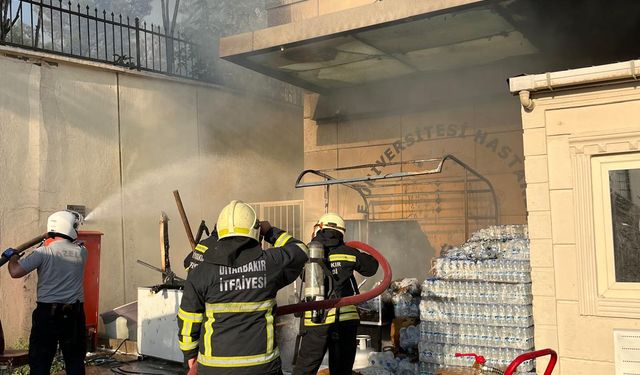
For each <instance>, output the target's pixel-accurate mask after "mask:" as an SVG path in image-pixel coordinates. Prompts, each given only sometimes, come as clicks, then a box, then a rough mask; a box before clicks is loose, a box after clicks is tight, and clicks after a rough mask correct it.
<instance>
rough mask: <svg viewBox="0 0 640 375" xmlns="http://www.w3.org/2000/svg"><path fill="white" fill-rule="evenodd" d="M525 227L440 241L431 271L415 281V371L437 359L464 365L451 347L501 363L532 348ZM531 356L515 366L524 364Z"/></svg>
mask: <svg viewBox="0 0 640 375" xmlns="http://www.w3.org/2000/svg"><path fill="white" fill-rule="evenodd" d="M529 258H530V251H529V239H528V230H527V227H526V226H523V225H504V226H492V227H489V228H485V229H482V230H479V231H477V232H475V233H473V235H472V236H471V237H470V238H469V240H468V241H467V242H466V243H464V244H463V245H461V246H459V247H453V248H448V249H444V250H443V251H442V253H441V256H440V257H439V258H437V259H436V260H435V262H434V263H433V274H434V277H433V278H429V279H427V280H425V281H424V283H423V284H422V294H421V299H422V300H421V302H420V320H421V324H420V343H419V345H418V351H419V357H420V361H421V368H420V371H421V373H423V374H429V373H432V372H434V371H435V370H436V369H437V368H438V366H460V367H470V366H471V365H472V364H473V360H472V359H469V358H461V357H455V354H456V353H476V354H478V355H482V356H484V357H485V358H486V359H487V363H488V365H489V366H491V367H495V368H505V367H506V366H507V365H509V363H511V361H513V360H514V359H515V358H516V357H517V356H518V355H520V354H522V353H524V352H527V351H531V350H533V348H534V340H533V336H534V335H533V308H532V294H531V265H530V262H529ZM534 367H535V363H534V361H528V362H525V363H524V364H522V365H521V366H520V368H519V371H524V372H527V371H532V370H533V369H534Z"/></svg>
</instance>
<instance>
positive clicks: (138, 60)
mask: <svg viewBox="0 0 640 375" xmlns="http://www.w3.org/2000/svg"><path fill="white" fill-rule="evenodd" d="M136 68H137V69H138V70H140V18H138V17H136Z"/></svg>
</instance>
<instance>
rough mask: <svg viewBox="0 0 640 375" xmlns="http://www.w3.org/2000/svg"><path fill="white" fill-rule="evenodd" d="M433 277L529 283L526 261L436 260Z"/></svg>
mask: <svg viewBox="0 0 640 375" xmlns="http://www.w3.org/2000/svg"><path fill="white" fill-rule="evenodd" d="M434 275H435V276H436V277H438V278H440V279H443V280H470V281H479V280H482V281H492V282H499V283H530V282H531V265H530V263H529V261H528V260H512V259H449V258H437V259H436V261H435V268H434Z"/></svg>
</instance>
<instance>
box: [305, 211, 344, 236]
mask: <svg viewBox="0 0 640 375" xmlns="http://www.w3.org/2000/svg"><path fill="white" fill-rule="evenodd" d="M323 229H333V230H337V231H338V232H340V233H342V234H343V235H344V232H345V230H346V229H345V226H344V219H343V218H342V217H340V215H338V214H336V213H333V212H329V213H327V214H324V215H322V216H320V219H318V222H317V223H316V225H314V226H313V235H314V236H315V234H316V233H318V231H320V230H323Z"/></svg>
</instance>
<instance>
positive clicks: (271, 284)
mask: <svg viewBox="0 0 640 375" xmlns="http://www.w3.org/2000/svg"><path fill="white" fill-rule="evenodd" d="M265 240H266V241H267V242H269V243H271V244H273V245H274V246H275V247H274V248H271V249H267V250H262V248H261V247H260V244H259V243H258V242H257V241H255V240H253V239H250V238H244V237H230V238H225V239H222V240H217V238H215V237H209V238H207V239H206V240H204V241H202V242H201V243H200V244H199V246H200V248H201V249H203V250H204V261H203V262H202V263H201V264H200V265H199V266H198V267H196V268H194V269H192V270H191V271H190V272H189V275H188V277H187V280H186V282H185V287H184V294H183V296H182V303H181V304H180V309H179V311H178V328H179V334H178V335H179V344H180V349H181V350H182V352H183V354H184V359H185V361H187V360H188V359H191V358H194V357H196V356H197V358H198V373H204V374H222V375H224V374H232V375H245V374H272V373H278V371H279V370H280V367H281V363H280V352H279V350H278V347H277V345H276V341H275V326H274V310H275V308H276V300H275V298H276V293H277V292H278V290H279V289H281V288H283V287H285V286H286V285H288V284H290V283H291V282H293V281H294V280H295V279H296V278H297V277H298V276H300V273H301V272H302V269H303V267H304V264H305V263H306V261H307V259H308V258H307V248H306V246H305V245H304V244H303V243H302V242H300V241H299V240H297V239H295V238H293V237H292V236H291V235H290V234H288V233H287V232H285V231H282V230H280V229H278V228H272V229H271V230H269V232H267V234H266V235H265Z"/></svg>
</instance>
